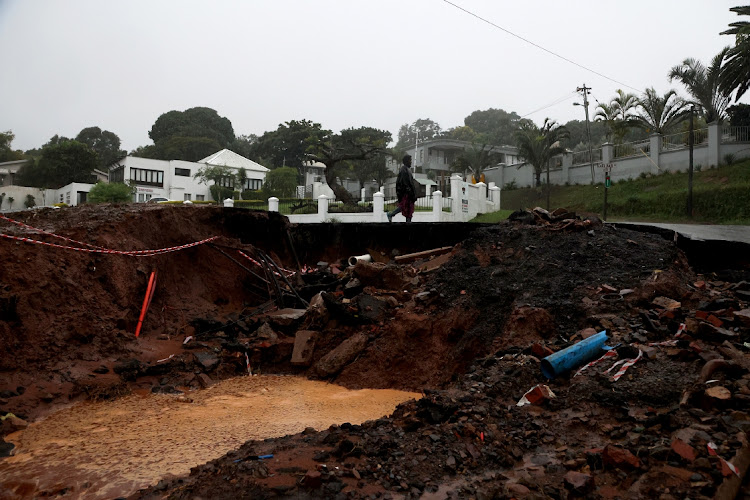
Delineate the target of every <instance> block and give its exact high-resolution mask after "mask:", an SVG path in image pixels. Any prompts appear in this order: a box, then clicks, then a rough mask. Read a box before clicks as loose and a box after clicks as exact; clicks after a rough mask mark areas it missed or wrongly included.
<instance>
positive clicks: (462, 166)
mask: <svg viewBox="0 0 750 500" xmlns="http://www.w3.org/2000/svg"><path fill="white" fill-rule="evenodd" d="M496 163H497V153H494V152H493V151H492V145H490V144H481V145H479V144H472V145H471V146H470V147H468V148H466V149H464V150H463V152H461V153H460V154H459V155H458V156H457V157H456V159H455V160H454V161H453V163H452V164H451V168H452V169H453V170H455V171H457V172H466V171H467V170H469V171H471V175H472V176H473V177H474V180H475V181H476V182H479V181H480V180H482V172H484V170H485V169H486V168H488V167H491V166H492V165H495V164H496Z"/></svg>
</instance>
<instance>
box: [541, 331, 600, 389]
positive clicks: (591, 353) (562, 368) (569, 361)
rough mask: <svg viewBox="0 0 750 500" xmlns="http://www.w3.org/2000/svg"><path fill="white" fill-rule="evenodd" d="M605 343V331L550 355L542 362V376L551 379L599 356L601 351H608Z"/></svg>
mask: <svg viewBox="0 0 750 500" xmlns="http://www.w3.org/2000/svg"><path fill="white" fill-rule="evenodd" d="M606 341H607V331H606V330H604V331H601V332H599V333H597V334H596V335H592V336H591V337H589V338H587V339H584V340H582V341H580V342H577V343H575V344H573V345H572V346H570V347H566V348H565V349H563V350H562V351H557V352H556V353H554V354H550V355H549V356H547V357H546V358H544V359H543V360H542V374H543V375H544V376H545V377H547V378H549V379H553V378H555V377H557V376H559V375H562V374H563V373H567V372H569V371H570V370H572V369H573V368H575V367H576V366H578V365H581V364H583V363H585V362H586V361H590V360H592V359H594V358H596V357H597V356H601V351H602V350H608V348H606V347H605V346H604V343H605V342H606Z"/></svg>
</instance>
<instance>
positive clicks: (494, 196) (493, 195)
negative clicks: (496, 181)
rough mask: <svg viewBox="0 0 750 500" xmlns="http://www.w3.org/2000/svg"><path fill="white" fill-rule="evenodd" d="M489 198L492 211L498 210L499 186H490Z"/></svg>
mask: <svg viewBox="0 0 750 500" xmlns="http://www.w3.org/2000/svg"><path fill="white" fill-rule="evenodd" d="M490 199H491V200H492V211H493V212H497V211H498V210H500V188H499V187H497V186H492V187H490Z"/></svg>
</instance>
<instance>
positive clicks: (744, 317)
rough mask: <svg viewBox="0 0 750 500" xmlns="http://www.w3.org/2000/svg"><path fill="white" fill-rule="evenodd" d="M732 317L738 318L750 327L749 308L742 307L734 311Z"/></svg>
mask: <svg viewBox="0 0 750 500" xmlns="http://www.w3.org/2000/svg"><path fill="white" fill-rule="evenodd" d="M734 319H736V320H739V321H740V322H742V324H744V325H745V326H748V327H750V309H742V310H741V311H735V312H734Z"/></svg>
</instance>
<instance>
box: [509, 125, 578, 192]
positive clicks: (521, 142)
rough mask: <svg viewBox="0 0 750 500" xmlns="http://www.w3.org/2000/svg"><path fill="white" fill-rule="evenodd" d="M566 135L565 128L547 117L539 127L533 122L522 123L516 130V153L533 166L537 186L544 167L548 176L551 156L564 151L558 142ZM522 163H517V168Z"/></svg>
mask: <svg viewBox="0 0 750 500" xmlns="http://www.w3.org/2000/svg"><path fill="white" fill-rule="evenodd" d="M566 137H568V131H567V129H566V128H565V127H563V126H560V125H558V124H557V123H556V122H555V121H550V120H549V119H545V120H544V124H543V125H542V126H541V127H537V126H536V124H534V123H533V122H527V123H523V124H522V125H521V128H520V129H519V130H517V131H516V143H517V145H518V154H519V155H520V156H521V157H522V158H524V159H525V160H526V163H529V164H531V166H532V167H533V168H534V176H535V181H536V185H537V186H539V185H540V184H541V174H542V171H543V170H544V169H545V168H546V169H547V175H548V176H549V163H550V160H551V159H552V157H553V156H555V155H558V154H561V153H562V152H563V151H564V149H563V148H562V147H561V146H560V142H561V140H562V139H564V138H566ZM523 165H524V164H521V165H519V168H520V167H521V166H523Z"/></svg>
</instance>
